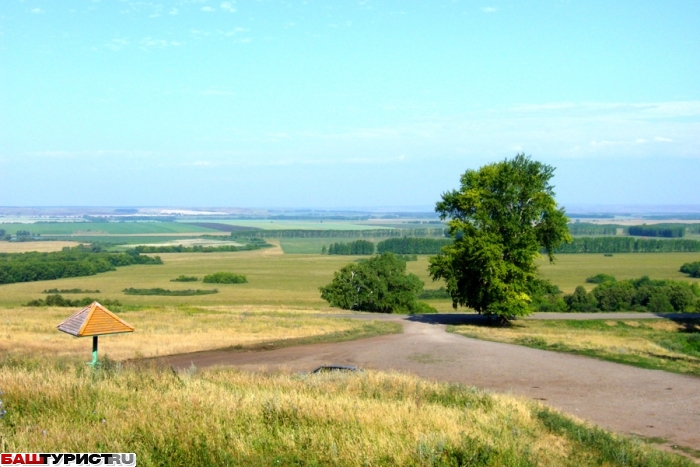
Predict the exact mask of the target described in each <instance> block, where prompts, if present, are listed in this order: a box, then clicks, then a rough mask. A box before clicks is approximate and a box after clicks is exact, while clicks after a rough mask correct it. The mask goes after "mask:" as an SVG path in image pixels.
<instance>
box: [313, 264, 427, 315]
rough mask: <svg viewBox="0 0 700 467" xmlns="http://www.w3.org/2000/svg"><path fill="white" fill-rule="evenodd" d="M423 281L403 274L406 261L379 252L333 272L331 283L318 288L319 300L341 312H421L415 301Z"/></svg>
mask: <svg viewBox="0 0 700 467" xmlns="http://www.w3.org/2000/svg"><path fill="white" fill-rule="evenodd" d="M422 289H423V282H421V280H420V279H419V278H418V276H416V275H415V274H406V262H405V261H404V260H402V259H401V258H399V257H397V256H396V255H394V254H393V253H383V254H381V255H379V256H375V257H373V258H371V259H368V260H365V261H362V262H360V263H350V264H348V265H346V266H344V267H343V268H342V269H341V270H340V271H337V272H335V274H334V277H333V281H332V282H331V283H330V284H328V285H326V286H324V287H320V288H319V290H320V291H321V298H322V299H324V300H326V301H327V302H328V303H329V304H330V305H331V306H336V307H339V308H342V309H344V310H358V311H372V312H378V313H423V312H425V311H424V310H426V309H427V308H426V307H428V305H426V304H421V303H420V302H417V301H416V294H418V293H420V292H421V290H422Z"/></svg>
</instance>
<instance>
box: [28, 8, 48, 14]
mask: <svg viewBox="0 0 700 467" xmlns="http://www.w3.org/2000/svg"><path fill="white" fill-rule="evenodd" d="M31 12H32V13H33V14H35V15H41V14H43V13H45V11H44V10H42V9H41V8H32V10H31Z"/></svg>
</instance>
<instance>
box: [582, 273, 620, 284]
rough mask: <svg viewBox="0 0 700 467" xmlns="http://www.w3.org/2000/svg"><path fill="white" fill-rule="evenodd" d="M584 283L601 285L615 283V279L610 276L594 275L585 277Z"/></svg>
mask: <svg viewBox="0 0 700 467" xmlns="http://www.w3.org/2000/svg"><path fill="white" fill-rule="evenodd" d="M586 282H587V283H589V284H602V283H603V282H617V279H615V277H614V276H611V275H610V274H596V275H595V276H591V277H587V278H586Z"/></svg>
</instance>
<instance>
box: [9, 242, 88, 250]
mask: <svg viewBox="0 0 700 467" xmlns="http://www.w3.org/2000/svg"><path fill="white" fill-rule="evenodd" d="M78 245H79V243H77V242H61V241H56V242H54V241H51V242H0V253H25V252H27V251H40V252H42V253H43V252H50V251H61V250H62V249H63V247H66V246H68V247H71V248H72V247H74V246H78Z"/></svg>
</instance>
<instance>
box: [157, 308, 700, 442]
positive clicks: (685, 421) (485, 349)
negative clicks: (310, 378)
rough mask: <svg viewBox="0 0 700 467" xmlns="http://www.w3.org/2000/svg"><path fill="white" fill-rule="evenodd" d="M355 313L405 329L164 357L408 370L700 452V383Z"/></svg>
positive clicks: (438, 323) (441, 325) (266, 366)
mask: <svg viewBox="0 0 700 467" xmlns="http://www.w3.org/2000/svg"><path fill="white" fill-rule="evenodd" d="M350 316H354V317H357V318H359V319H376V318H381V319H387V320H396V321H398V322H400V323H402V324H403V326H404V333H403V334H396V335H389V336H380V337H373V338H369V339H363V340H357V341H351V342H342V343H336V344H314V345H305V346H298V347H289V348H285V349H279V350H269V351H250V352H227V351H208V352H198V353H195V354H187V355H176V356H170V357H164V358H162V359H161V360H160V361H161V362H162V363H163V364H167V365H172V366H173V367H176V368H188V367H190V365H191V364H194V365H195V366H196V367H199V368H202V367H207V366H212V365H233V366H236V367H238V368H241V369H244V370H250V371H260V370H263V371H278V370H282V371H297V372H299V371H302V372H306V371H311V370H313V369H315V368H317V367H318V366H321V365H328V364H338V365H354V366H357V367H359V368H366V369H377V370H397V371H404V372H408V373H413V374H416V375H418V376H421V377H424V378H428V379H434V380H439V381H450V382H458V383H463V384H467V385H473V386H477V387H480V388H485V389H489V390H493V391H497V392H504V393H512V394H515V395H518V396H524V397H528V398H531V399H535V400H538V401H542V402H543V403H545V404H548V405H551V406H553V407H556V408H558V409H561V410H563V411H565V412H568V413H571V414H574V415H575V416H577V417H579V418H582V419H585V420H588V421H590V422H593V423H595V424H597V425H600V426H601V427H603V428H606V429H609V430H613V431H617V432H622V433H629V434H637V435H642V436H646V437H657V438H663V439H666V440H668V446H671V445H675V444H677V445H682V446H687V447H691V448H693V449H700V378H696V377H692V376H684V375H678V374H673V373H666V372H663V371H658V370H645V369H641V368H636V367H632V366H627V365H621V364H617V363H610V362H605V361H600V360H596V359H593V358H587V357H582V356H576V355H568V354H564V353H556V352H548V351H544V350H537V349H530V348H527V347H521V346H516V345H510V344H501V343H495V342H486V341H480V340H475V339H469V338H466V337H462V336H459V335H456V334H451V333H447V332H445V324H446V323H447V322H455V320H458V319H459V318H458V315H441V316H443V317H444V319H441V318H440V316H435V315H432V316H430V315H428V316H425V317H414V318H412V317H406V316H392V315H388V316H387V315H384V316H381V317H379V316H376V315H373V316H367V315H350ZM471 316H474V315H471ZM570 316H571V315H569V317H570ZM646 317H650V315H649V314H646ZM597 318H598V319H600V318H601V316H600V314H597ZM620 318H621V317H620ZM469 319H470V320H472V319H477V320H478V319H479V318H478V317H474V318H469Z"/></svg>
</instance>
